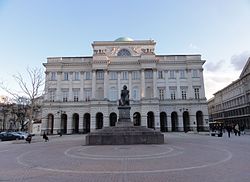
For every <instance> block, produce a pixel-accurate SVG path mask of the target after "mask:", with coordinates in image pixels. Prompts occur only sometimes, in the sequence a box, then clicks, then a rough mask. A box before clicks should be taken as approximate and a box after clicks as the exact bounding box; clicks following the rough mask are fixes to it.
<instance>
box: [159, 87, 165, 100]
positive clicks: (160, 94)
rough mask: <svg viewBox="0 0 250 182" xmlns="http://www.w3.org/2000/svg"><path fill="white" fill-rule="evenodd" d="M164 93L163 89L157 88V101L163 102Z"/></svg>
mask: <svg viewBox="0 0 250 182" xmlns="http://www.w3.org/2000/svg"><path fill="white" fill-rule="evenodd" d="M164 92H165V89H163V88H159V99H160V100H164Z"/></svg>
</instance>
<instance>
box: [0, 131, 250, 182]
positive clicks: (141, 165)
mask: <svg viewBox="0 0 250 182" xmlns="http://www.w3.org/2000/svg"><path fill="white" fill-rule="evenodd" d="M84 137H85V135H68V136H62V137H58V136H53V137H52V136H51V137H50V141H49V142H44V141H42V139H41V138H42V137H40V136H38V137H35V138H34V139H33V141H32V143H31V144H28V143H25V142H24V141H14V142H13V141H12V142H0V181H25V182H31V181H36V182H39V181H41V182H42V181H53V182H54V181H60V182H69V181H84V182H85V181H86V182H88V181H91V182H99V181H100V182H104V181H107V182H110V181H115V182H125V181H129V182H140V181H143V182H184V181H185V182H236V181H240V182H249V181H250V145H249V143H250V135H243V136H234V135H233V136H232V137H231V138H228V137H227V136H226V135H224V136H223V137H222V138H220V137H211V136H208V135H201V134H188V133H187V134H186V133H165V141H166V143H165V144H163V145H119V146H118V145H115V146H86V145H84V143H85V141H84Z"/></svg>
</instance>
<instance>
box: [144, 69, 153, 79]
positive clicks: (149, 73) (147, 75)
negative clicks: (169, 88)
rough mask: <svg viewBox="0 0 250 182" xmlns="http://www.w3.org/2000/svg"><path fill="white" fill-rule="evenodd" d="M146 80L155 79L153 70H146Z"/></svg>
mask: <svg viewBox="0 0 250 182" xmlns="http://www.w3.org/2000/svg"><path fill="white" fill-rule="evenodd" d="M145 79H153V70H145Z"/></svg>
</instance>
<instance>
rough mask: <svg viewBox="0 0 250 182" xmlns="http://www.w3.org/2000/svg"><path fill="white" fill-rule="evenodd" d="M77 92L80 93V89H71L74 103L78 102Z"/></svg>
mask: <svg viewBox="0 0 250 182" xmlns="http://www.w3.org/2000/svg"><path fill="white" fill-rule="evenodd" d="M79 92H80V89H73V97H74V98H73V100H74V102H78V101H79Z"/></svg>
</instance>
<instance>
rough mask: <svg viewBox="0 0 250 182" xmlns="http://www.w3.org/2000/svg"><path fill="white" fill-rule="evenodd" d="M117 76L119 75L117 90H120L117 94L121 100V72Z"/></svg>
mask: <svg viewBox="0 0 250 182" xmlns="http://www.w3.org/2000/svg"><path fill="white" fill-rule="evenodd" d="M117 74H118V75H117V88H118V89H117V90H118V91H117V94H118V96H117V98H118V99H120V94H121V93H120V90H122V88H121V72H118V73H117Z"/></svg>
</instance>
